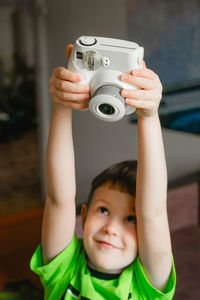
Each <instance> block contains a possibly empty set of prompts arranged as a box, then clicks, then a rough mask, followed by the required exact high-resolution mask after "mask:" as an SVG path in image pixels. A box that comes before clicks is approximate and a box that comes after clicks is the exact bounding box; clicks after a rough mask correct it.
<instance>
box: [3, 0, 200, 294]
mask: <svg viewBox="0 0 200 300" xmlns="http://www.w3.org/2000/svg"><path fill="white" fill-rule="evenodd" d="M199 28H200V2H199V0H190V1H187V2H186V1H183V0H176V1H174V2H168V1H166V0H140V1H138V0H126V1H125V0H119V1H117V2H116V1H114V0H110V1H105V0H102V1H101V2H99V1H94V0H93V1H92V0H85V1H81V0H66V1H63V0H60V1H53V0H48V1H47V0H46V1H45V0H24V1H23V0H0V36H1V43H0V241H1V247H0V248H1V249H0V289H1V292H0V297H1V298H2V299H42V288H41V285H40V284H39V281H38V279H37V278H36V277H35V276H34V275H33V274H32V273H31V272H30V270H29V260H30V257H31V255H32V253H33V251H34V250H35V248H36V246H37V245H38V243H39V242H40V229H41V217H42V213H43V205H44V199H45V177H44V155H45V149H46V143H47V136H48V128H49V121H50V116H51V101H50V97H49V92H48V80H49V77H50V75H51V73H52V70H53V68H55V67H56V66H67V61H66V56H65V48H66V45H67V44H68V43H74V42H75V40H76V38H78V37H79V36H82V35H94V36H105V37H113V38H118V39H126V40H131V41H133V42H136V43H138V44H139V45H140V46H143V47H144V50H145V58H144V59H145V62H146V64H147V67H148V68H150V69H152V70H154V71H155V72H156V73H157V74H158V75H159V76H160V79H161V81H162V83H163V87H164V90H163V99H162V102H161V106H160V110H159V113H160V119H161V123H162V127H163V128H162V131H163V138H164V144H165V149H166V160H167V168H168V179H169V184H168V187H169V189H168V212H169V222H170V229H171V233H172V242H173V251H174V256H175V263H176V266H177V276H178V283H177V292H176V296H175V299H177V300H179V299H195V300H196V299H198V298H199V297H200V287H199V284H198V276H199V272H200V256H199V254H198V253H199V251H200V231H199V224H200V221H199V219H200V206H199V203H200V155H199V149H200V138H199V137H200V136H199V134H200V59H199V51H200V34H199ZM73 131H74V144H75V156H76V174H77V191H78V193H77V199H76V202H77V215H79V213H80V205H81V203H83V202H85V201H87V195H88V192H89V188H90V182H91V180H92V179H93V177H94V176H95V175H96V174H97V173H98V172H100V171H101V170H103V169H104V168H105V167H107V166H109V165H110V164H112V163H115V162H118V161H121V160H126V159H130V158H133V159H137V123H136V118H135V115H134V114H133V115H131V117H126V118H124V119H122V120H121V121H119V122H117V123H114V124H108V123H104V122H102V121H100V120H97V119H95V118H94V117H93V116H92V115H91V114H90V113H89V112H73ZM111 137H112V138H111ZM77 220H78V222H77V230H78V231H79V229H80V228H79V227H80V223H79V216H78V218H77ZM80 234H81V233H80ZM30 295H32V296H30ZM198 296H199V297H198ZM3 297H4V298H3ZM9 297H10V298H9ZM31 297H32V298H31Z"/></svg>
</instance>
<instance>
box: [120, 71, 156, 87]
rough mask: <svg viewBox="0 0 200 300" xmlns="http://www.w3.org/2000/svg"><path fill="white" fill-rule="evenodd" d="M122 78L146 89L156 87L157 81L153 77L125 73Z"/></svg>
mask: <svg viewBox="0 0 200 300" xmlns="http://www.w3.org/2000/svg"><path fill="white" fill-rule="evenodd" d="M121 80H122V81H124V82H127V83H129V84H131V85H135V86H137V87H138V88H140V89H144V90H150V89H154V88H155V87H156V86H155V82H154V81H153V80H152V79H149V78H144V77H138V76H132V75H130V74H123V75H122V76H121Z"/></svg>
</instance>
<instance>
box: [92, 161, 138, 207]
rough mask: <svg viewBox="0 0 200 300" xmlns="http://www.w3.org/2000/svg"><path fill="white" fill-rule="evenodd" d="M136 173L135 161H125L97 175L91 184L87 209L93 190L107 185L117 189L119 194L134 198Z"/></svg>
mask: <svg viewBox="0 0 200 300" xmlns="http://www.w3.org/2000/svg"><path fill="white" fill-rule="evenodd" d="M136 172H137V161H136V160H126V161H123V162H120V163H117V164H114V165H112V166H110V167H109V168H107V169H105V170H104V171H102V172H101V173H100V174H99V175H97V176H96V177H95V178H94V179H93V181H92V184H91V190H90V193H89V196H88V201H87V207H88V208H89V206H90V204H91V202H92V197H93V195H94V192H95V190H96V189H97V188H98V187H100V186H102V185H103V184H106V183H109V184H110V186H111V187H114V188H117V189H118V190H119V191H120V192H124V193H128V194H130V195H132V196H134V197H135V196H136Z"/></svg>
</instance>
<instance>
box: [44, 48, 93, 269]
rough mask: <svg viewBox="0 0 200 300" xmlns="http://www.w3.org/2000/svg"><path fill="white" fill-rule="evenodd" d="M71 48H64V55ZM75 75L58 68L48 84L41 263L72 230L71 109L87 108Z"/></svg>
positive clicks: (86, 93) (63, 244)
mask: <svg viewBox="0 0 200 300" xmlns="http://www.w3.org/2000/svg"><path fill="white" fill-rule="evenodd" d="M71 49H72V46H71V45H70V47H68V50H67V51H68V52H67V54H68V55H69V52H71ZM80 80H81V78H80V77H79V75H78V74H75V73H72V72H70V71H69V70H67V69H65V68H63V67H59V68H56V69H55V70H54V72H53V75H52V77H51V79H50V81H49V83H50V93H51V96H52V103H53V105H52V117H51V124H50V130H49V137H48V145H47V152H46V181H47V197H46V203H45V209H44V216H43V226H42V250H43V259H44V262H45V263H47V262H49V261H50V260H51V259H52V258H54V257H55V256H56V255H57V254H58V253H60V252H61V251H62V250H63V249H64V248H65V247H66V246H67V245H68V244H69V243H70V241H71V240H72V237H73V234H74V230H75V210H76V209H75V195H76V183H75V163H74V148H73V138H72V109H77V110H82V109H85V108H87V107H88V102H87V101H88V100H89V97H90V96H89V87H86V86H83V85H80V84H77V83H78V81H80Z"/></svg>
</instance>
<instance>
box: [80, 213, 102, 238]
mask: <svg viewBox="0 0 200 300" xmlns="http://www.w3.org/2000/svg"><path fill="white" fill-rule="evenodd" d="M100 228H101V221H100V220H99V219H98V218H96V217H94V216H91V217H90V216H88V217H87V219H86V222H85V226H84V233H87V235H88V234H94V233H95V232H97V231H98V230H99V229H100Z"/></svg>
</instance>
